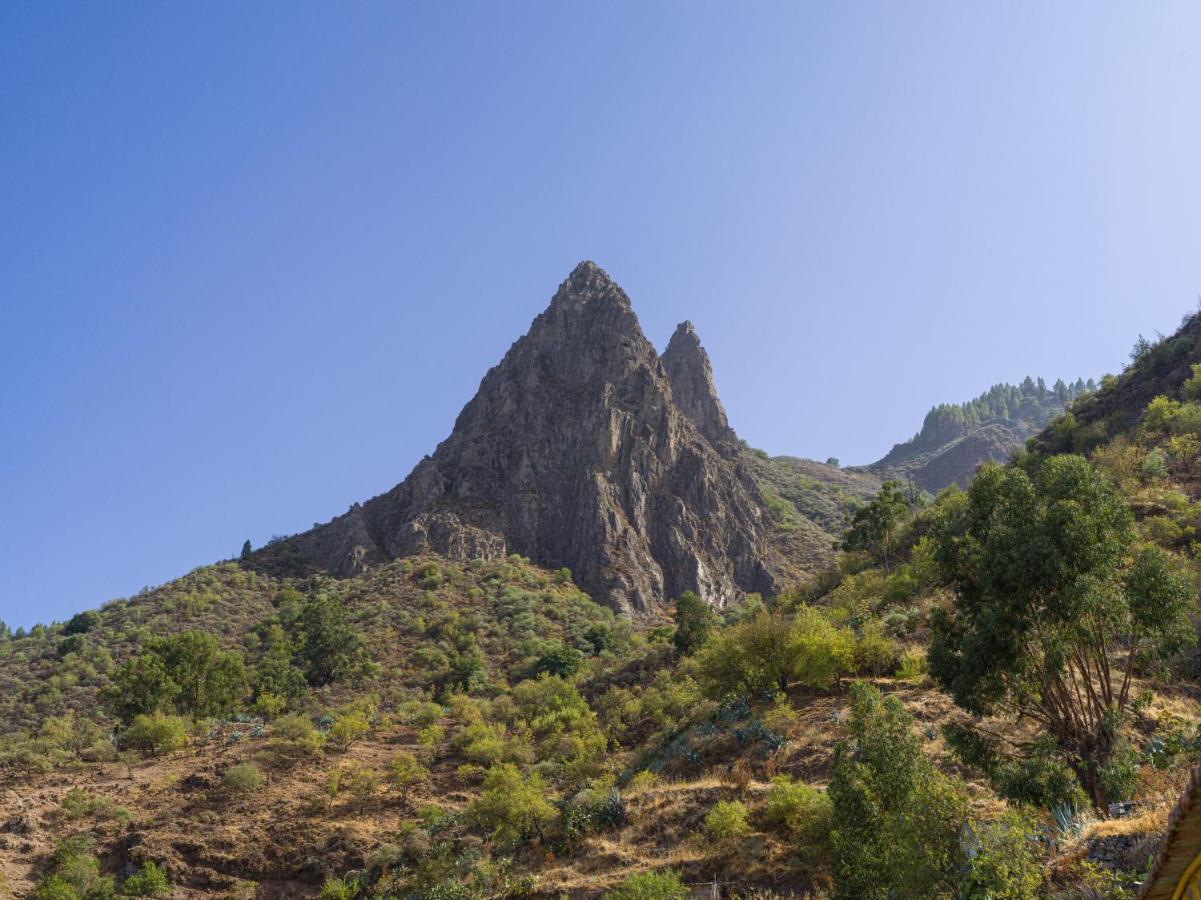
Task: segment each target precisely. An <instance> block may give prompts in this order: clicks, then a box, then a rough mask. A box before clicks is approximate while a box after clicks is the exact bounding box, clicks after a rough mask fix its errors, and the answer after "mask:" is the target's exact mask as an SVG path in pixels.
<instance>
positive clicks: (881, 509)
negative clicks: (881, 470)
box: [843, 481, 909, 569]
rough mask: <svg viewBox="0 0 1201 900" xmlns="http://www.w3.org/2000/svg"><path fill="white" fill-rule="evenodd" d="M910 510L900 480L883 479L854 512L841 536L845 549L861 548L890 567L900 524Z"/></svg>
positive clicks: (886, 566)
mask: <svg viewBox="0 0 1201 900" xmlns="http://www.w3.org/2000/svg"><path fill="white" fill-rule="evenodd" d="M908 509H909V501H908V500H907V499H906V497H905V491H904V489H903V487H902V486H901V483H900V482H899V481H886V482H884V484H883V485H882V486H881V487H880V493H879V494H877V495H876V497H875V499H874V500H872V501H871V503H868V504H867V505H866V506H864V507H863V508H861V509H860V510H858V511H857V512H856V513H855V516H854V518H853V519H852V520H851V527H850V528H849V529H848V530H847V533H846V535H845V536H844V537H843V547H844V548H845V549H847V550H863V551H866V552H867V553H869V554H871V556H872V558H873V559H875V560H876V561H877V562H879V563H881V564H882V565H883V566H884V567H885V568H886V569H887V568H890V567H891V565H892V560H893V555H894V554H893V551H894V546H895V541H896V537H897V533H898V530H899V526H900V525H901V522H902V520H903V519H904V517H905V513H906V511H907V510H908Z"/></svg>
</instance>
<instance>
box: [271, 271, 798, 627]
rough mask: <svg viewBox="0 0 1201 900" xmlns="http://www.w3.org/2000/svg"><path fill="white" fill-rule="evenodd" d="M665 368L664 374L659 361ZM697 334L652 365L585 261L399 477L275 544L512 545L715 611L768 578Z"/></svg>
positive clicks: (602, 595)
mask: <svg viewBox="0 0 1201 900" xmlns="http://www.w3.org/2000/svg"><path fill="white" fill-rule="evenodd" d="M665 366H667V368H665ZM736 448H737V438H736V436H735V435H734V432H733V430H732V429H731V428H730V427H729V424H728V423H727V421H726V417H725V413H724V412H723V411H722V408H721V404H720V402H719V401H718V399H717V394H716V390H715V388H714V386H713V377H712V372H711V370H710V367H709V361H708V357H707V356H706V354H705V352H704V349H703V348H702V347H701V346H700V342H699V340H698V339H697V337H696V334H695V332H694V331H693V330H692V327H691V326H690V325H688V324H687V323H685V324H684V325H682V326H681V327H680V329H679V330H677V332H676V335H675V337H673V339H672V344H671V346H670V347H669V349H668V351H667V353H666V354H665V356H664V358H663V359H662V360H661V359H660V357H659V356H658V354H657V353H656V352H655V349H654V347H652V346H651V344H650V342H649V341H647V339H646V338H645V337H644V335H643V333H642V330H641V328H640V327H639V324H638V320H637V318H636V317H635V315H634V312H633V310H632V309H631V307H630V301H629V298H628V297H627V296H626V295H625V293H624V292H623V291H622V290H621V288H619V287H618V286H617V285H616V284H614V283H613V282H612V281H611V280H610V279H609V277H608V276H607V275H606V274H605V273H604V272H603V271H602V270H601V269H600V268H599V267H597V266H596V265H595V264H593V263H590V262H585V263H581V264H580V265H579V266H577V267H576V269H575V270H574V271H573V272H572V273H571V275H570V276H569V277H568V279H567V280H566V281H565V282H563V284H562V285H561V286H560V288H559V290H558V292H557V293H556V294H555V296H554V298H553V299H552V300H551V303H550V306H549V307H548V308H547V309H546V311H545V312H543V313H542V314H541V315H539V316H538V317H537V318H536V319H535V320H534V322H533V324H532V326H531V327H530V330H529V332H528V333H527V334H526V335H525V336H524V337H522V338H521V339H520V340H518V341H517V342H516V343H515V344H513V346H512V347H511V348H510V350H509V352H508V353H507V354H506V355H505V358H504V359H503V360H502V361H501V363H500V364H499V365H497V366H496V367H494V368H493V369H492V370H491V371H489V372H488V374H487V375H485V376H484V379H483V381H482V382H481V384H480V388H479V392H478V393H477V394H476V396H475V397H474V398H473V399H472V400H471V402H469V403H468V404H467V406H466V407H464V409H463V411H462V412H461V413H460V414H459V417H458V420H457V421H456V422H455V426H454V430H453V431H452V433H451V435H450V437H448V438H447V439H446V440H445V441H443V442H442V443H441V444H440V445H439V446H438V448H437V450H435V452H434V453H433V455H432V456H429V457H426V458H425V459H424V460H422V461H421V462H420V463H419V464H418V465H417V467H416V468H415V469H414V470H413V472H412V473H411V474H410V475H409V477H408V478H407V479H405V481H404V482H402V483H401V484H400V485H398V486H397V487H395V488H393V489H392V490H391V491H389V492H388V493H386V494H383V495H381V496H379V497H376V498H375V499H373V500H370V501H368V502H367V503H365V504H363V505H362V506H355V507H352V508H351V510H350V511H349V512H348V513H346V514H345V515H344V516H340V517H339V518H337V519H334V520H333V521H332V522H330V523H328V524H327V525H324V526H320V527H318V528H316V529H314V530H313V531H310V532H308V533H306V534H303V535H298V536H297V537H295V538H292V539H290V540H289V541H287V542H285V544H286V545H287V546H286V547H284V548H282V550H281V551H280V552H282V553H285V554H290V555H291V557H293V558H295V557H297V556H299V557H301V558H303V559H304V560H306V561H308V562H309V563H312V564H316V565H319V566H321V567H323V568H326V569H328V570H330V571H332V572H334V573H336V574H341V575H349V574H353V573H355V572H358V571H360V570H361V569H363V568H365V567H367V566H369V565H371V564H372V563H374V562H377V561H380V560H383V559H390V558H395V557H398V556H405V555H409V554H413V553H420V552H429V551H433V552H436V553H439V554H442V555H445V556H448V557H451V558H455V559H467V558H472V557H496V556H500V555H502V554H505V553H514V552H516V553H520V554H522V555H524V556H529V557H531V558H532V559H534V560H535V561H536V562H539V563H541V564H544V565H548V566H553V567H561V566H566V567H568V568H570V569H571V570H572V572H573V574H574V576H575V579H576V581H577V583H578V584H580V585H581V586H582V587H584V588H585V589H586V590H588V591H589V592H590V593H591V594H592V595H593V596H594V597H595V598H596V599H598V600H601V601H603V602H607V603H609V604H610V605H611V606H613V607H614V608H616V609H618V610H620V611H623V612H627V613H633V612H646V611H651V610H654V609H656V608H658V607H660V606H661V605H663V604H664V603H665V602H666V601H668V600H669V599H671V598H674V597H676V596H678V595H679V594H680V593H681V592H682V591H685V590H693V591H696V592H697V593H698V594H699V595H701V596H702V597H704V598H705V599H706V600H708V601H710V602H711V603H714V604H719V605H720V604H724V603H726V602H729V601H731V600H734V599H735V598H737V597H739V596H740V595H742V594H743V593H745V592H749V591H766V590H771V589H772V587H773V585H774V581H773V577H772V574H771V573H772V571H773V567H772V564H771V561H770V559H769V558H768V557H769V554H770V549H769V542H768V540H767V534H766V532H767V529H768V525H767V522H766V516H765V509H764V507H763V502H762V499H761V497H760V494H759V491H758V488H757V487H756V485H755V482H754V480H753V479H752V477H751V475H750V473H749V472H748V470H747V468H746V466H745V464H744V463H742V462H741V461H740V460H739V459H738V454H737V452H736Z"/></svg>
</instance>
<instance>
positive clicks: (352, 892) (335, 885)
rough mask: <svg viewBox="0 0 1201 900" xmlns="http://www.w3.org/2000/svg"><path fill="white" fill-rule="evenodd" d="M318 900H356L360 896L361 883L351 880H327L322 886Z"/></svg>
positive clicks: (331, 878)
mask: <svg viewBox="0 0 1201 900" xmlns="http://www.w3.org/2000/svg"><path fill="white" fill-rule="evenodd" d="M317 896H318V900H355V898H356V897H358V896H359V883H358V882H357V881H353V880H351V879H342V878H333V877H330V878H327V879H325V883H324V884H322V885H321V893H320V894H318V895H317Z"/></svg>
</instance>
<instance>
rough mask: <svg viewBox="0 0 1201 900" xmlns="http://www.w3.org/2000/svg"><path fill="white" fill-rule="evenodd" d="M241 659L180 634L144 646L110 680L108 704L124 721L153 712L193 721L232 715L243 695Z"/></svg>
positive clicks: (202, 635) (204, 639)
mask: <svg viewBox="0 0 1201 900" xmlns="http://www.w3.org/2000/svg"><path fill="white" fill-rule="evenodd" d="M246 688H247V678H246V669H245V667H244V666H243V664H242V658H241V656H240V655H239V654H237V653H235V652H233V651H223V650H222V649H221V645H220V643H219V642H218V640H217V638H216V636H214V635H212V634H208V633H206V632H202V631H184V632H180V633H179V634H173V635H169V636H167V637H160V638H151V639H150V640H148V641H146V643H145V645H144V648H143V650H142V652H141V653H140V654H139V655H138V656H136V657H134V658H133V659H131V660H129V661H127V662H126V663H125V664H124V665H122V666H121V668H120V669H118V670H117V673H116V674H115V675H114V677H113V687H112V689H110V690H109V691H108V692H107V698H108V701H109V704H110V705H111V707H112V708H113V710H114V712H116V714H117V715H118V716H119V717H120V718H121V720H122V721H125V722H129V721H131V720H132V719H133V718H134V716H137V715H139V714H145V713H152V712H155V711H164V712H178V713H182V714H184V715H192V716H219V715H223V714H226V713H229V712H231V711H232V710H233V709H235V708H236V706H237V705H238V703H239V702H240V701H241V700H242V698H243V697H244V696H245V694H246Z"/></svg>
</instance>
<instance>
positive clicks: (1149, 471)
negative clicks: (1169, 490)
mask: <svg viewBox="0 0 1201 900" xmlns="http://www.w3.org/2000/svg"><path fill="white" fill-rule="evenodd" d="M1139 472H1140V474H1142V476H1143V478H1146V479H1148V480H1151V481H1163V479H1165V478H1167V477H1168V474H1169V473H1168V458H1167V457H1166V456H1165V455H1164V452H1163V451H1162V450H1160V449H1158V448H1156V449H1154V450H1151V451H1150V452H1148V453H1147V455H1146V456H1144V457H1143V461H1142V464H1141V465H1140V466H1139Z"/></svg>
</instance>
